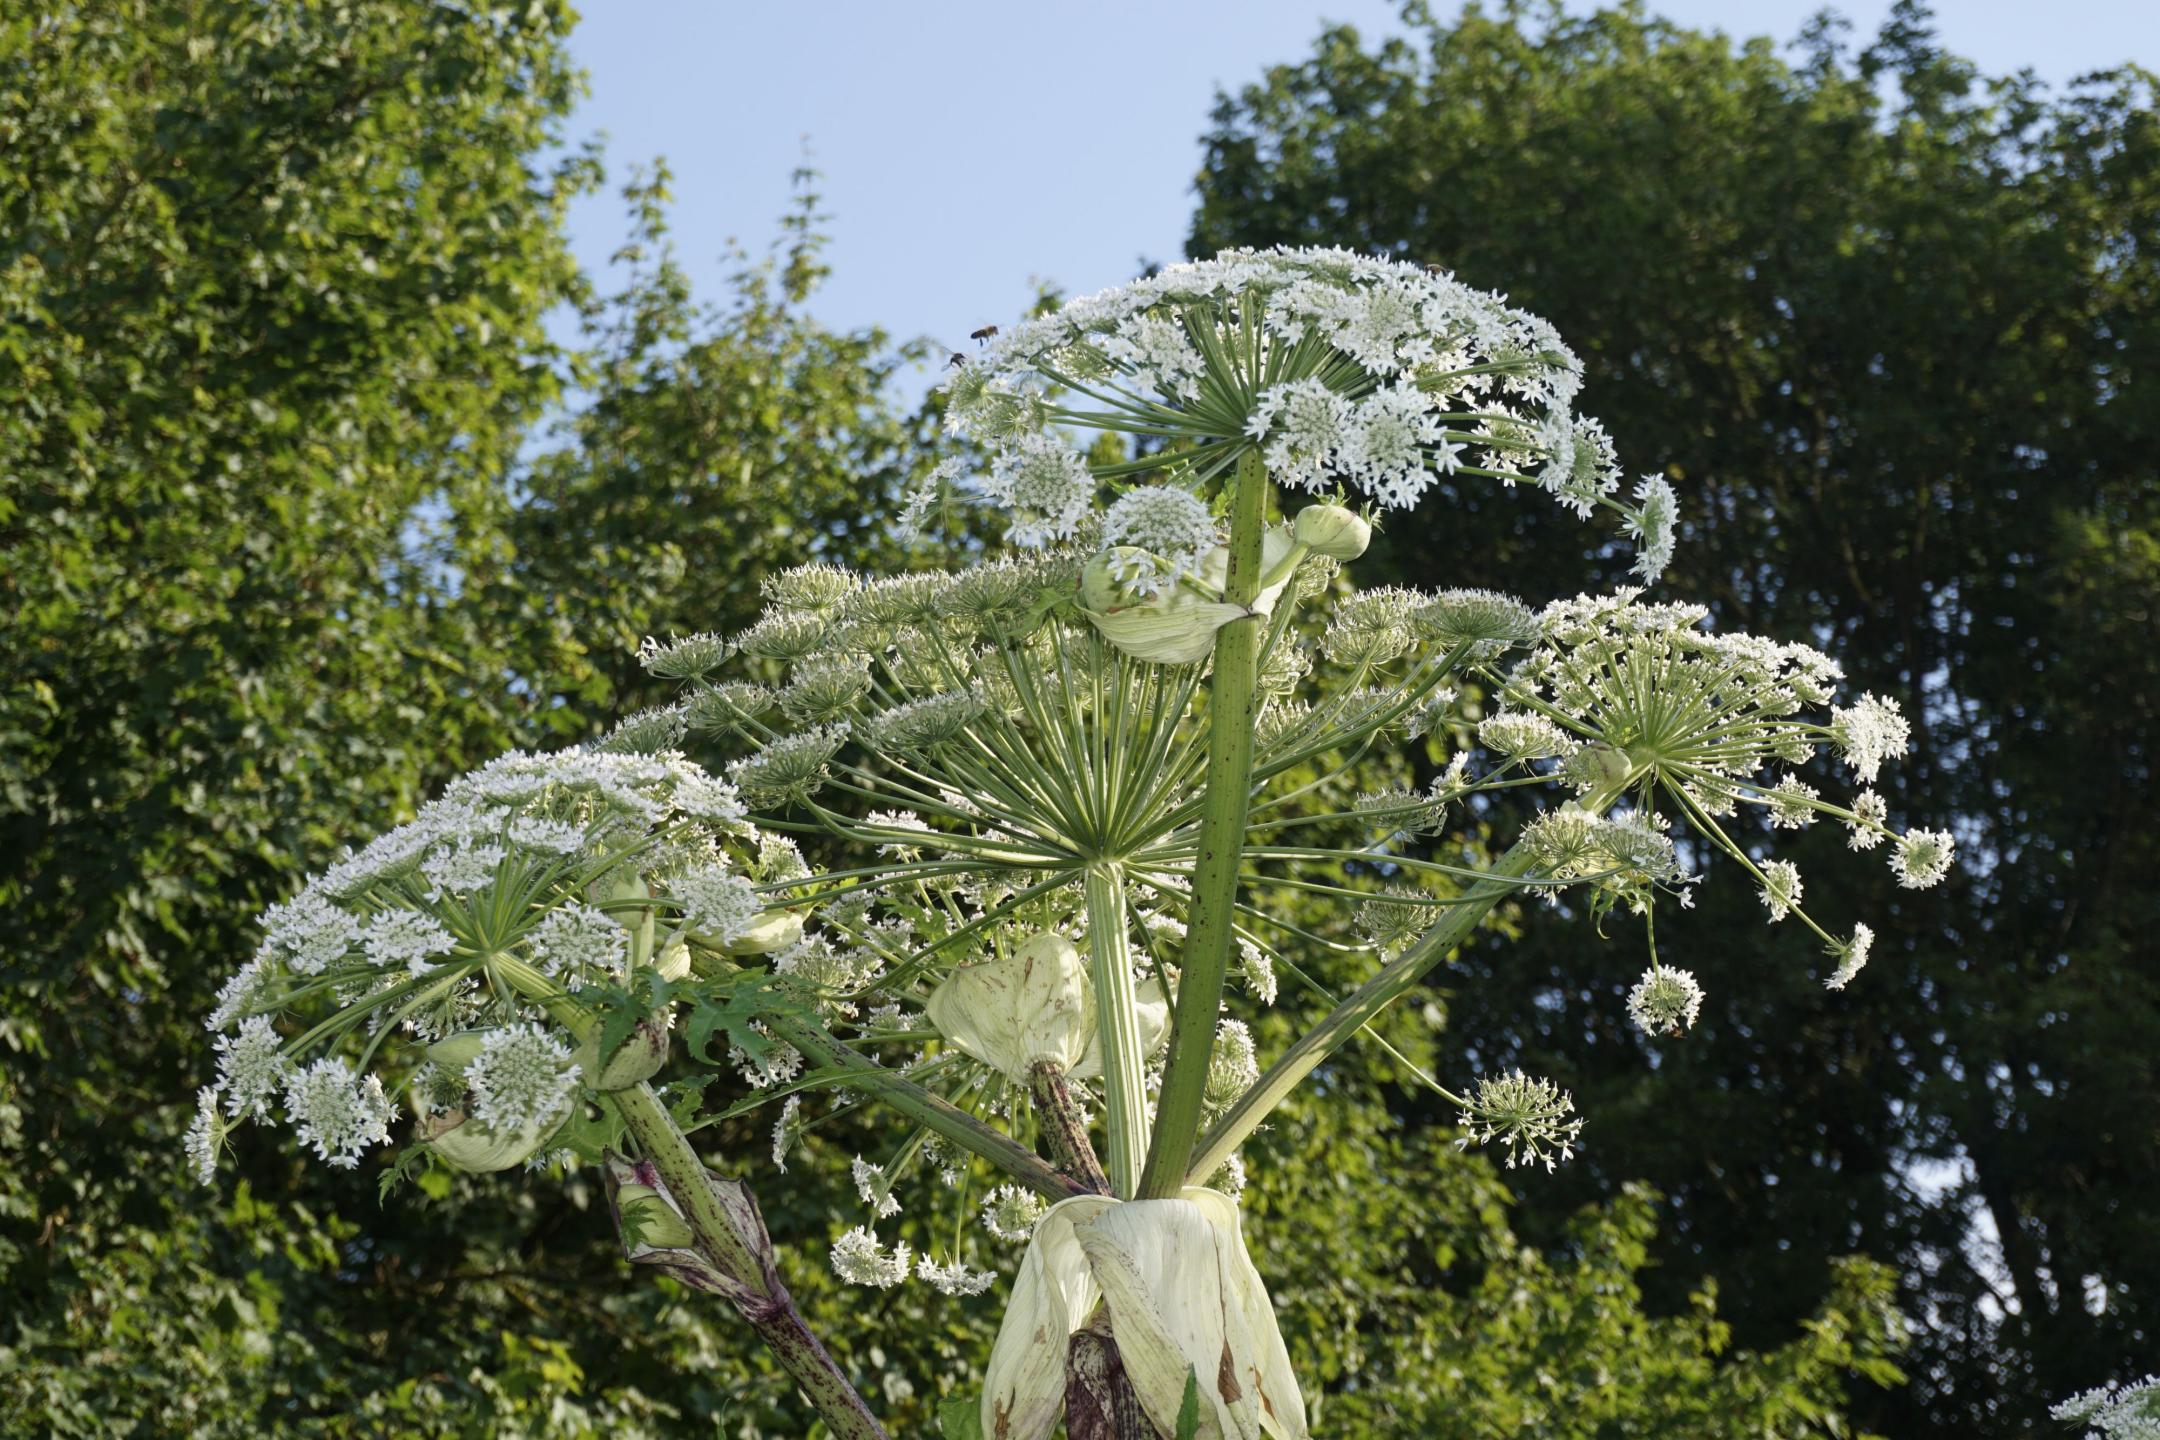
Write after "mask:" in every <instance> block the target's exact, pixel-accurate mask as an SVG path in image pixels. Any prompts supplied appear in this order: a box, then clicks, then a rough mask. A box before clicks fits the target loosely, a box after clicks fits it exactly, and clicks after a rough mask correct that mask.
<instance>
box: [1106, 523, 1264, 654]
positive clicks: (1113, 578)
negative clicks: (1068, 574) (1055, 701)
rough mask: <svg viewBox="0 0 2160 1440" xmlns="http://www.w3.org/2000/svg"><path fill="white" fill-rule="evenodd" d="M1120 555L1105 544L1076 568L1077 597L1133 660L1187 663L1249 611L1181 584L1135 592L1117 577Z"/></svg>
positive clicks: (1107, 636) (1210, 645)
mask: <svg viewBox="0 0 2160 1440" xmlns="http://www.w3.org/2000/svg"><path fill="white" fill-rule="evenodd" d="M1120 548H1123V547H1120ZM1118 559H1119V554H1118V551H1117V550H1106V551H1104V552H1103V553H1102V554H1100V555H1097V556H1096V557H1095V558H1094V559H1093V560H1090V561H1089V562H1088V563H1087V567H1086V568H1085V569H1084V570H1082V571H1081V572H1080V603H1081V604H1082V606H1083V607H1084V608H1085V609H1086V611H1087V617H1088V619H1089V620H1090V621H1092V622H1093V623H1094V625H1095V628H1096V629H1097V630H1099V631H1101V632H1102V636H1103V638H1104V639H1105V640H1108V641H1109V642H1110V643H1111V644H1112V645H1115V646H1116V647H1117V648H1118V649H1120V650H1122V651H1124V652H1125V653H1126V654H1128V655H1130V656H1132V657H1133V658H1134V659H1135V660H1148V661H1152V662H1154V663H1156V664H1159V665H1190V664H1192V663H1193V662H1194V661H1196V660H1201V659H1205V658H1206V656H1207V653H1208V651H1209V650H1210V649H1212V648H1213V647H1214V644H1215V632H1216V631H1217V630H1220V629H1222V627H1223V626H1225V625H1227V624H1229V623H1230V622H1231V621H1233V620H1241V619H1243V618H1244V617H1245V616H1246V614H1247V613H1249V612H1247V611H1246V610H1245V609H1243V608H1242V607H1241V606H1237V605H1224V604H1222V603H1220V602H1218V601H1211V600H1204V599H1202V598H1201V597H1200V596H1199V595H1197V594H1195V593H1193V592H1192V591H1191V590H1189V589H1186V588H1185V587H1183V586H1173V587H1170V588H1167V589H1164V590H1162V591H1159V592H1157V593H1155V594H1152V595H1134V594H1132V593H1131V592H1130V591H1128V590H1127V589H1126V588H1125V587H1124V585H1123V584H1122V583H1121V582H1120V581H1119V580H1118V578H1117V574H1116V567H1117V565H1118Z"/></svg>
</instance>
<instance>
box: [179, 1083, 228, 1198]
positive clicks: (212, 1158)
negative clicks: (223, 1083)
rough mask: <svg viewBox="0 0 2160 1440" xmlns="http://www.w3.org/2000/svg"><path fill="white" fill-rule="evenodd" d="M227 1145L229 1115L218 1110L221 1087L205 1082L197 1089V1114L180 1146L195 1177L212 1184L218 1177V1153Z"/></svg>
mask: <svg viewBox="0 0 2160 1440" xmlns="http://www.w3.org/2000/svg"><path fill="white" fill-rule="evenodd" d="M224 1145H225V1117H224V1116H222V1115H220V1114H219V1113H218V1092H217V1087H215V1086H213V1085H205V1086H203V1087H202V1088H201V1089H200V1090H198V1091H196V1092H195V1118H194V1119H193V1120H192V1121H190V1122H189V1124H188V1128H187V1134H186V1135H185V1136H183V1137H182V1138H181V1141H180V1148H181V1149H182V1150H183V1151H184V1152H185V1153H186V1155H187V1159H188V1168H189V1169H191V1170H193V1171H194V1172H195V1178H196V1179H197V1180H199V1181H201V1182H202V1183H203V1184H205V1185H208V1184H210V1183H211V1182H212V1181H213V1180H215V1179H216V1178H217V1164H218V1155H219V1152H220V1151H221V1150H223V1148H224Z"/></svg>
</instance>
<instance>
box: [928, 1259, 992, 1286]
mask: <svg viewBox="0 0 2160 1440" xmlns="http://www.w3.org/2000/svg"><path fill="white" fill-rule="evenodd" d="M915 1274H916V1277H917V1278H918V1279H921V1280H926V1281H928V1282H929V1283H930V1284H931V1285H932V1286H933V1287H935V1288H936V1289H938V1290H941V1291H943V1292H944V1293H945V1294H947V1295H980V1294H982V1293H983V1291H985V1290H988V1289H989V1288H990V1287H991V1286H992V1285H995V1284H996V1283H997V1272H996V1271H995V1270H971V1269H969V1268H968V1267H967V1266H966V1265H965V1264H963V1263H961V1262H960V1261H958V1260H955V1261H953V1263H952V1264H950V1265H940V1264H938V1263H937V1262H936V1261H935V1260H932V1259H931V1258H930V1257H929V1256H928V1255H925V1256H923V1257H922V1258H921V1259H919V1260H917V1261H916V1262H915Z"/></svg>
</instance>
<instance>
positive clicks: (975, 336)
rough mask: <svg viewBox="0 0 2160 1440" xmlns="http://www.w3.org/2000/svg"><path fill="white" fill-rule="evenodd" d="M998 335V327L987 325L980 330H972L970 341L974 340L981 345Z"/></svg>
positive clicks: (969, 334)
mask: <svg viewBox="0 0 2160 1440" xmlns="http://www.w3.org/2000/svg"><path fill="white" fill-rule="evenodd" d="M997 333H998V331H997V326H995V325H985V326H983V327H982V329H980V330H970V331H969V332H968V339H970V340H973V341H974V342H975V343H976V344H978V345H980V344H982V343H983V342H984V341H986V340H988V339H989V338H990V337H991V336H993V335H995V334H997Z"/></svg>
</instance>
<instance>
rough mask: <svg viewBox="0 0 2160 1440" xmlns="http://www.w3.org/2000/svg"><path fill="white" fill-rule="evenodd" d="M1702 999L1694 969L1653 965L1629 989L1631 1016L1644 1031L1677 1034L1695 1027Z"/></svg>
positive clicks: (1628, 1003) (1647, 1032)
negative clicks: (1633, 986) (1677, 968)
mask: <svg viewBox="0 0 2160 1440" xmlns="http://www.w3.org/2000/svg"><path fill="white" fill-rule="evenodd" d="M1702 1002H1703V992H1702V986H1700V985H1698V984H1697V983H1696V982H1695V975H1694V972H1692V971H1688V970H1676V969H1674V968H1673V967H1671V966H1670V965H1653V966H1651V967H1650V968H1649V969H1647V970H1645V971H1643V974H1642V979H1640V980H1638V981H1636V982H1635V988H1634V989H1632V990H1630V991H1628V997H1627V1009H1628V1018H1629V1019H1631V1020H1633V1021H1634V1022H1635V1026H1636V1028H1637V1029H1639V1030H1641V1031H1642V1032H1643V1034H1645V1035H1658V1034H1669V1035H1678V1034H1679V1033H1680V1032H1681V1031H1683V1030H1689V1029H1692V1028H1694V1025H1695V1017H1696V1016H1697V1015H1698V1014H1700V1013H1701V1012H1702Z"/></svg>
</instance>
